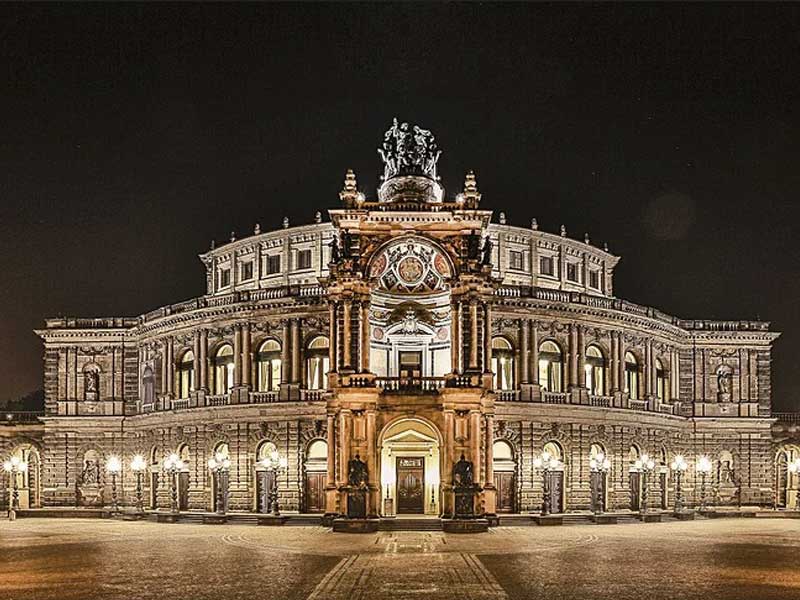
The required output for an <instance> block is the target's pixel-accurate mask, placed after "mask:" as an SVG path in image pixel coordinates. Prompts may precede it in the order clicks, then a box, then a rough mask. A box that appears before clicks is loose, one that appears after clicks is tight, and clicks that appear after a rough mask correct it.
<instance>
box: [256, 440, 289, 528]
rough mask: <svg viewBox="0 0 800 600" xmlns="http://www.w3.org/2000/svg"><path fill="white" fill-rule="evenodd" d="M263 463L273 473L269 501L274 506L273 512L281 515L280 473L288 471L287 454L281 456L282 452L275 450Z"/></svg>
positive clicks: (274, 514)
mask: <svg viewBox="0 0 800 600" xmlns="http://www.w3.org/2000/svg"><path fill="white" fill-rule="evenodd" d="M261 465H262V466H263V467H264V469H265V470H266V471H267V472H270V473H272V486H271V488H270V491H269V503H270V506H272V514H273V516H275V517H279V516H281V512H280V508H279V506H278V475H279V474H280V473H284V472H285V471H286V467H287V465H288V461H287V460H286V457H285V456H281V454H280V452H278V451H277V450H274V451H273V452H271V453H270V454H269V455H267V456H266V457H265V458H264V459H263V460H262V461H261Z"/></svg>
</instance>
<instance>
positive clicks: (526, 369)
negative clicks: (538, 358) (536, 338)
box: [519, 319, 531, 384]
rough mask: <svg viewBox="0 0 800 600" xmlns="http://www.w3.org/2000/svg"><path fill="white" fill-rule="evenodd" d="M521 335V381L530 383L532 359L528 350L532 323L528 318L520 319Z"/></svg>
mask: <svg viewBox="0 0 800 600" xmlns="http://www.w3.org/2000/svg"><path fill="white" fill-rule="evenodd" d="M520 323H521V327H520V336H519V382H520V383H521V384H528V383H530V382H531V378H530V365H531V363H530V360H531V357H530V355H529V353H528V352H529V350H528V334H529V332H530V325H529V324H528V320H527V319H522V320H521V321H520Z"/></svg>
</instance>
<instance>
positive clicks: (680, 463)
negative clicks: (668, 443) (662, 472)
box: [670, 454, 689, 513]
mask: <svg viewBox="0 0 800 600" xmlns="http://www.w3.org/2000/svg"><path fill="white" fill-rule="evenodd" d="M688 468H689V465H688V464H687V463H686V460H685V459H684V458H683V455H682V454H676V455H675V458H673V459H672V464H671V465H670V469H672V471H673V472H674V473H675V512H676V513H679V512H681V510H682V509H683V498H681V476H682V475H683V474H684V473H685V472H686V469H688Z"/></svg>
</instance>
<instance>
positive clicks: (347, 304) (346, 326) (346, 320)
mask: <svg viewBox="0 0 800 600" xmlns="http://www.w3.org/2000/svg"><path fill="white" fill-rule="evenodd" d="M351 304H352V302H351V301H350V300H345V301H344V302H343V307H342V321H343V323H342V362H343V363H344V365H342V366H343V368H344V369H352V368H353V365H352V364H351V363H352V360H351V358H350V351H351V343H352V337H351V335H350V329H351V327H352V323H351V322H350V313H351Z"/></svg>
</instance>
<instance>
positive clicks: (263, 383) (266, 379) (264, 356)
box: [256, 340, 282, 392]
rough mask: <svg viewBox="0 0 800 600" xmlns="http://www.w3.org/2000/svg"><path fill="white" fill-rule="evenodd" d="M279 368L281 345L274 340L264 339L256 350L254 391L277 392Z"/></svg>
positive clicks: (279, 378) (279, 381) (279, 380)
mask: <svg viewBox="0 0 800 600" xmlns="http://www.w3.org/2000/svg"><path fill="white" fill-rule="evenodd" d="M281 368H282V365H281V345H280V344H279V343H278V342H277V341H276V340H264V341H263V342H262V343H261V345H260V346H259V347H258V352H256V391H259V392H277V391H278V388H279V387H280V384H281Z"/></svg>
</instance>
